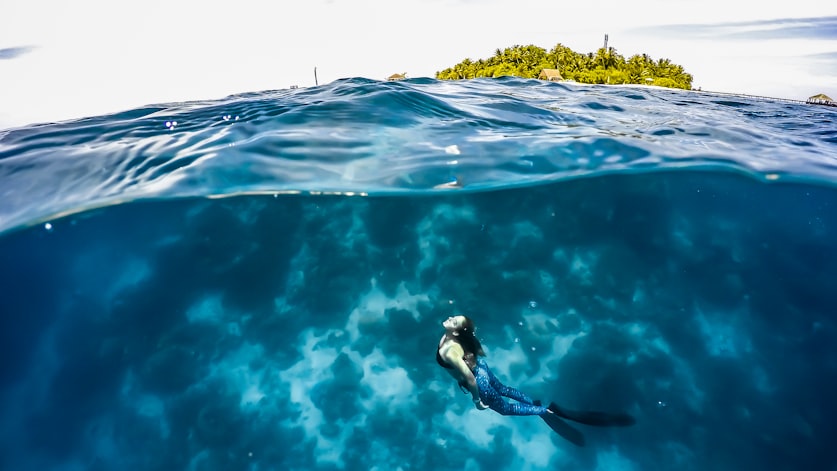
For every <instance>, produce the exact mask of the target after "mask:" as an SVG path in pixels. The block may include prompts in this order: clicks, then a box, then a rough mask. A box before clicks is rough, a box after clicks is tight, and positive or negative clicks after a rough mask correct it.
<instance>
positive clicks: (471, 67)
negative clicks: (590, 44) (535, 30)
mask: <svg viewBox="0 0 837 471" xmlns="http://www.w3.org/2000/svg"><path fill="white" fill-rule="evenodd" d="M555 69H557V72H558V73H556V72H551V71H554V70H555ZM545 71H550V72H547V73H544V72H545ZM506 75H512V76H515V77H523V78H537V77H539V76H540V78H546V79H548V80H555V79H558V80H567V81H574V82H580V83H599V84H643V85H656V86H659V87H669V88H683V89H686V90H690V89H691V88H692V75H691V74H688V73H686V71H685V70H684V69H683V67H682V66H680V65H677V64H674V63H672V62H671V61H670V60H668V59H658V60H654V59H652V58H651V57H649V56H648V55H647V54H635V55H633V56H631V57H629V58H628V59H625V57H624V56H622V55H621V54H619V53H617V52H616V50H615V49H614V48H612V47H610V48H605V47H602V48H599V50H598V51H596V53H595V54H594V53H592V52H591V53H588V54H581V53H578V52H575V51H573V50H572V49H570V48H569V47H567V46H564V45H562V44H560V43H559V44H557V45H556V46H555V47H553V48H552V50H551V51H549V52H547V51H546V49H543V48H541V47H538V46H533V45H529V46H513V47H509V48H506V49H503V50H500V49H497V50H496V51H495V53H494V56H492V57H489V58H488V59H479V60H477V61H472V60H471V59H465V60H463V61H462V62H460V63H458V64H456V65H454V66H453V67H450V68H447V69H445V70H443V71H441V72H436V78H437V79H440V80H458V79H471V78H477V77H502V76H506Z"/></svg>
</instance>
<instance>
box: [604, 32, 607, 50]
mask: <svg viewBox="0 0 837 471" xmlns="http://www.w3.org/2000/svg"><path fill="white" fill-rule="evenodd" d="M604 50H605V52H607V33H605V43H604Z"/></svg>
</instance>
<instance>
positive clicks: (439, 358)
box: [436, 333, 453, 370]
mask: <svg viewBox="0 0 837 471" xmlns="http://www.w3.org/2000/svg"><path fill="white" fill-rule="evenodd" d="M449 338H450V336H449V335H448V334H447V333H446V334H445V339H444V340H442V341H441V342H439V346H438V347H436V363H438V364H439V366H441V367H442V368H447V369H449V370H452V369H453V367H452V366H450V365H449V364H448V363H447V362H446V361H445V359H444V358H442V355H439V350H441V348H442V345H443V344H444V343H445V341H447V340H448V339H449Z"/></svg>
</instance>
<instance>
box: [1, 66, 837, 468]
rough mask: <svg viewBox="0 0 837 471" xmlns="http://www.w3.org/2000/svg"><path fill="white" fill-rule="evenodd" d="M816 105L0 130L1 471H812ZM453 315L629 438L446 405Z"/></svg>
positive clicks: (376, 92) (376, 105) (834, 193)
mask: <svg viewBox="0 0 837 471" xmlns="http://www.w3.org/2000/svg"><path fill="white" fill-rule="evenodd" d="M835 118H837V109H835V108H830V107H824V106H813V105H805V104H798V103H787V102H782V101H773V100H756V99H753V98H747V97H734V96H728V95H720V94H713V93H706V92H695V91H684V90H671V89H661V88H655V87H644V86H595V85H591V86H587V85H579V84H568V83H549V82H544V81H538V80H526V79H519V78H499V79H475V80H468V81H454V82H447V81H438V80H435V79H409V80H404V81H399V82H379V81H373V80H367V79H359V78H355V79H344V80H338V81H335V82H332V83H330V84H328V85H324V86H319V87H312V88H300V89H293V90H276V91H265V92H256V93H248V94H241V95H235V96H231V97H228V98H225V99H221V100H214V101H204V102H189V103H174V104H165V105H159V106H148V107H143V108H138V109H134V110H128V111H125V112H121V113H117V114H112V115H107V116H99V117H91V118H86V119H80V120H74V121H68V122H61V123H53V124H42V125H31V126H27V127H21V128H14V129H7V130H0V267H2V270H0V469H2V470H9V471H12V470H14V471H28V470H37V471H75V470H115V469H118V470H181V469H182V470H252V471H263V470H351V471H354V470H380V471H383V470H467V471H477V470H553V469H582V470H598V471H608V470H619V471H633V470H636V471H639V470H657V469H663V470H669V469H670V470H681V471H692V470H694V471H698V470H715V471H721V470H742V469H759V470H797V469H798V470H837V455H835V451H834V443H835V436H837V423H836V422H835V418H837V402H835V400H834V398H835V397H837V317H835V316H837V185H835V183H837V125H835ZM458 314H462V315H465V316H468V317H469V318H471V319H472V320H473V321H474V322H475V324H476V326H477V330H476V334H477V337H478V338H479V340H480V341H481V342H482V345H483V347H484V348H485V352H486V356H485V357H484V358H485V361H486V363H487V364H488V365H490V368H491V370H492V371H493V373H494V374H495V375H496V376H497V378H498V379H499V380H501V381H502V382H503V383H505V384H507V385H509V386H512V387H514V388H517V389H519V390H521V391H523V392H525V393H526V394H528V395H530V396H531V397H532V398H535V399H538V400H541V401H544V404H547V403H549V402H553V401H554V402H555V403H557V404H559V405H560V406H561V407H564V408H567V409H572V410H582V411H584V410H598V411H613V412H624V413H627V414H630V416H631V417H632V418H633V419H635V423H634V424H633V425H631V426H629V427H593V426H588V425H584V424H578V423H572V422H567V423H568V424H570V426H572V427H573V428H574V429H576V430H577V431H578V432H579V433H580V434H583V437H584V439H585V440H584V441H585V445H584V446H578V444H575V443H573V442H572V441H570V440H567V439H565V437H563V436H561V435H560V434H557V433H554V432H553V431H552V430H550V428H549V427H547V426H546V424H544V421H542V420H540V419H539V418H538V417H531V416H503V415H500V414H498V413H496V412H494V411H492V410H477V408H475V407H474V404H473V403H472V401H471V397H470V396H469V395H467V394H463V392H462V391H461V390H460V388H459V387H458V386H457V384H456V381H454V380H453V379H452V378H451V377H450V376H449V375H448V374H447V373H446V371H445V369H444V368H440V367H439V365H438V364H437V361H436V360H435V359H434V350H435V349H436V348H437V346H438V345H439V338H440V337H441V336H442V334H443V333H444V328H443V327H442V322H443V321H445V319H447V318H449V317H451V316H456V315H458Z"/></svg>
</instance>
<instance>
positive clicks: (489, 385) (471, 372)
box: [436, 316, 635, 446]
mask: <svg viewBox="0 0 837 471" xmlns="http://www.w3.org/2000/svg"><path fill="white" fill-rule="evenodd" d="M442 326H443V327H444V328H445V334H444V335H443V336H442V339H441V340H439V347H438V348H437V349H436V362H437V363H439V365H440V366H442V367H443V368H445V369H446V370H447V371H448V373H450V374H451V376H453V378H454V379H455V380H456V381H457V383H459V387H460V389H462V390H463V391H464V392H466V393H468V392H470V393H471V397H472V399H473V401H474V406H475V407H476V408H477V409H479V410H484V409H489V408H490V409H491V410H493V411H495V412H497V413H499V414H502V415H537V416H539V417H540V418H541V419H543V421H544V422H546V424H547V425H549V427H550V428H551V429H552V430H554V431H555V432H556V433H558V434H559V435H561V436H562V437H564V438H565V439H567V440H569V441H570V442H572V443H574V444H576V445H578V446H584V435H582V434H581V432H579V431H578V430H576V429H574V428H572V427H571V426H570V425H569V424H567V423H566V422H564V421H563V420H561V419H562V418H563V419H569V420H572V421H575V422H578V423H581V424H586V425H594V426H600V427H607V426H629V425H633V424H634V422H635V420H634V418H633V417H632V416H630V415H628V414H624V413H616V414H611V413H607V412H597V411H572V410H569V409H565V408H563V407H559V406H558V405H557V404H555V403H554V402H551V403H549V405H548V406H546V407H545V406H543V405H542V404H541V401H538V400H533V399H532V398H530V397H529V396H527V395H526V394H524V393H523V392H521V391H519V390H517V389H515V388H512V387H509V386H506V385H505V384H503V383H501V382H500V380H498V379H497V377H496V376H494V374H493V373H492V372H491V369H489V368H488V364H487V363H486V361H485V359H484V358H480V357H484V356H485V351H483V348H482V344H480V341H479V339H477V336H476V332H475V330H476V327H475V326H474V321H473V320H471V319H470V318H468V317H466V316H452V317H449V318H447V319H446V320H445V321H444V322H442ZM504 397H508V398H510V399H513V400H514V401H515V402H508V401H506V400H505V399H504Z"/></svg>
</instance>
